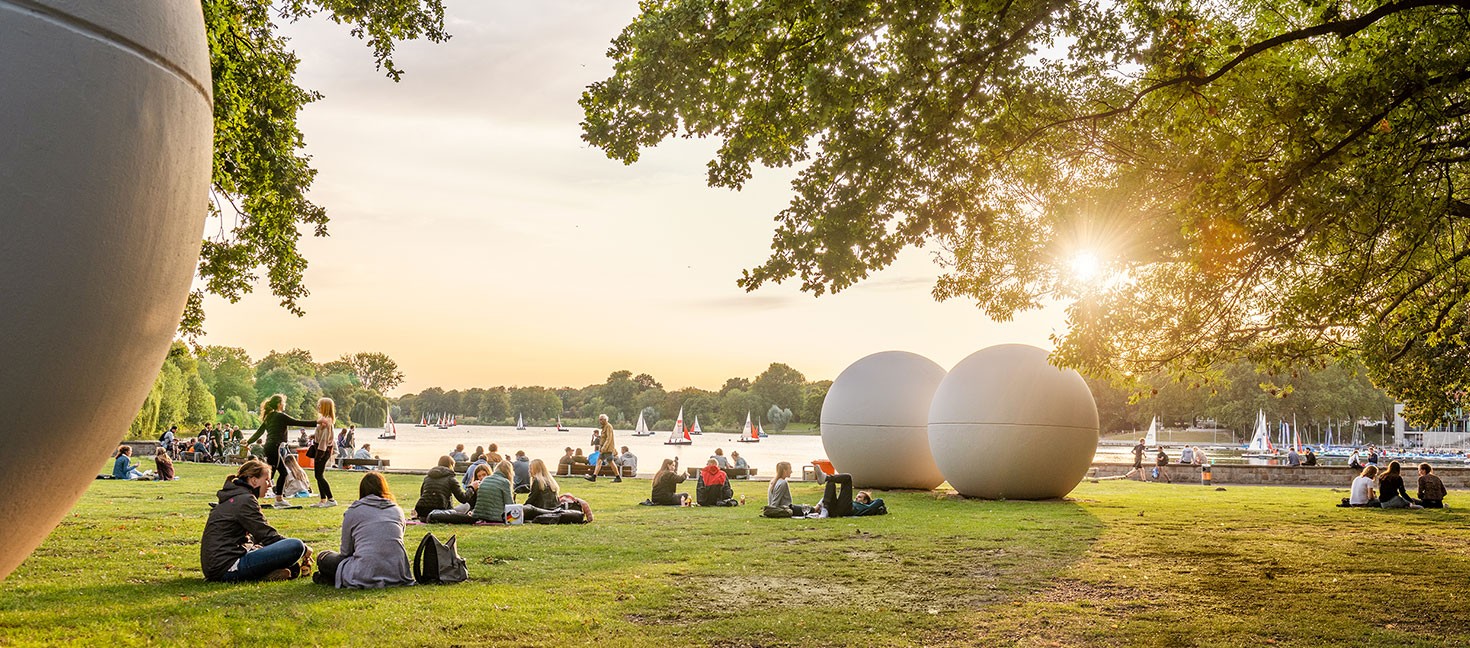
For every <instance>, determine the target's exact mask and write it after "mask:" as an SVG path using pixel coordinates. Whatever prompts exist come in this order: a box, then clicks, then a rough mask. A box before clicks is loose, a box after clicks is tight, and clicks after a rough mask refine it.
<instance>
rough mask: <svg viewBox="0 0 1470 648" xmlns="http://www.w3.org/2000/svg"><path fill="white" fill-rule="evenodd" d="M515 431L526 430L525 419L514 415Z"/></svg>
mask: <svg viewBox="0 0 1470 648" xmlns="http://www.w3.org/2000/svg"><path fill="white" fill-rule="evenodd" d="M516 429H517V430H524V429H526V417H524V416H521V415H520V414H516Z"/></svg>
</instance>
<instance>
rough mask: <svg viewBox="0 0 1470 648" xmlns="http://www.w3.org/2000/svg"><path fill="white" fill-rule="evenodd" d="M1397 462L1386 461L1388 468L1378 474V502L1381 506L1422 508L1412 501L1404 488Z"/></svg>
mask: <svg viewBox="0 0 1470 648" xmlns="http://www.w3.org/2000/svg"><path fill="white" fill-rule="evenodd" d="M1399 470H1400V467H1399V462H1397V461H1390V462H1388V470H1386V471H1384V473H1383V474H1382V475H1379V476H1378V502H1379V504H1378V505H1379V506H1382V507H1383V508H1424V507H1422V506H1419V505H1418V504H1415V503H1414V500H1413V499H1411V498H1410V497H1409V491H1407V490H1404V477H1403V475H1402V474H1400V473H1399Z"/></svg>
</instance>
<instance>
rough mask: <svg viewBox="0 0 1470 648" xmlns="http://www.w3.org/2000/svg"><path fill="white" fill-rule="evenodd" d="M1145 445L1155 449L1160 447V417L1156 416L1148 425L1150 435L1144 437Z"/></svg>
mask: <svg viewBox="0 0 1470 648" xmlns="http://www.w3.org/2000/svg"><path fill="white" fill-rule="evenodd" d="M1143 445H1146V446H1149V447H1154V446H1157V445H1159V417H1157V416H1155V417H1154V420H1153V421H1150V422H1149V424H1148V434H1145V435H1143Z"/></svg>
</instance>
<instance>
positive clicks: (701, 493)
mask: <svg viewBox="0 0 1470 648" xmlns="http://www.w3.org/2000/svg"><path fill="white" fill-rule="evenodd" d="M694 498H695V500H697V501H698V502H699V505H700V506H739V505H740V501H739V500H737V499H735V491H734V490H733V489H731V488H730V480H729V479H728V478H726V477H725V471H723V470H720V462H718V461H716V460H715V459H714V457H710V459H709V461H708V462H706V463H705V464H704V468H702V469H700V471H699V483H698V485H697V486H696V487H695V488H694Z"/></svg>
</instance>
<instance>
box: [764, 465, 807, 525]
mask: <svg viewBox="0 0 1470 648" xmlns="http://www.w3.org/2000/svg"><path fill="white" fill-rule="evenodd" d="M790 478H791V462H789V461H782V462H780V463H777V464H776V475H775V476H774V477H771V481H770V483H769V484H766V508H765V512H764V515H766V516H767V517H777V516H780V517H803V516H805V515H806V514H807V511H806V507H804V506H796V505H793V504H792V503H791V486H790V485H789V484H787V480H788V479H790ZM783 511H784V512H783Z"/></svg>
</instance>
